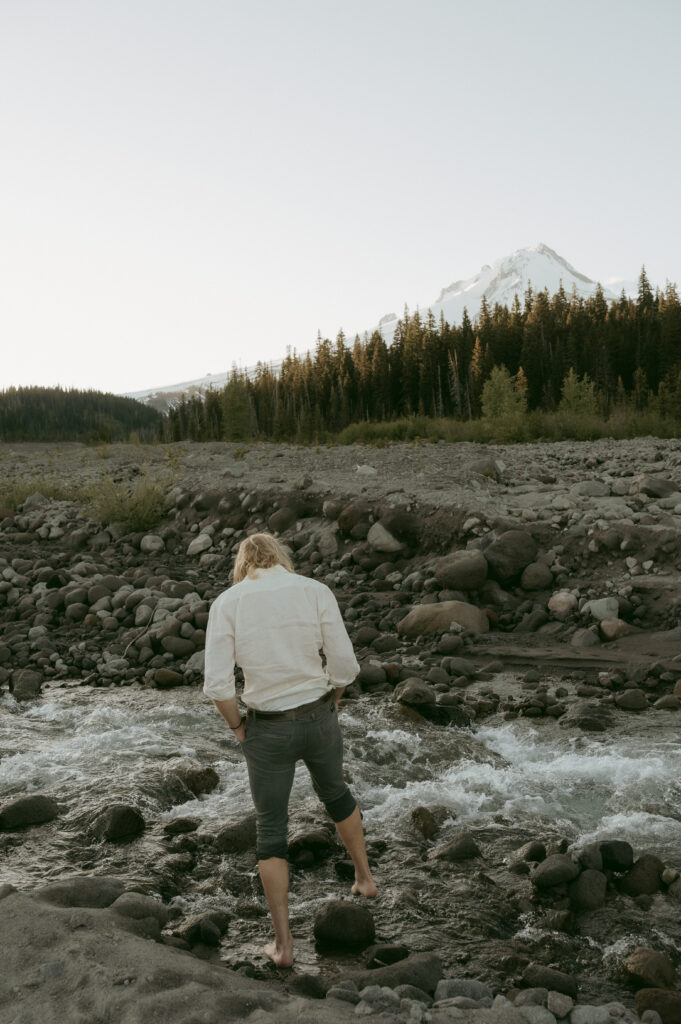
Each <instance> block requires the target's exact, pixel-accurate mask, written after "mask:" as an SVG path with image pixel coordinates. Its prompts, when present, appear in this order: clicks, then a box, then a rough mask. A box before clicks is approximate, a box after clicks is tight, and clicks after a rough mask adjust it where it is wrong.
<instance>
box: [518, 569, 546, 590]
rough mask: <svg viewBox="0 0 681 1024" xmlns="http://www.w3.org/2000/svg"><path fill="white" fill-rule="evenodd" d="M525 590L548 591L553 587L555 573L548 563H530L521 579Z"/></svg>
mask: <svg viewBox="0 0 681 1024" xmlns="http://www.w3.org/2000/svg"><path fill="white" fill-rule="evenodd" d="M520 586H521V587H522V588H523V590H530V591H532V590H548V588H549V587H551V586H553V573H552V572H551V570H550V569H549V567H548V565H547V564H546V562H530V564H529V565H528V566H526V567H525V568H524V569H523V573H522V576H521V577H520Z"/></svg>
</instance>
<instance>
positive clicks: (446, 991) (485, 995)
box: [435, 978, 494, 1003]
mask: <svg viewBox="0 0 681 1024" xmlns="http://www.w3.org/2000/svg"><path fill="white" fill-rule="evenodd" d="M453 996H467V997H468V999H493V998H494V993H493V992H492V990H491V989H490V988H488V987H487V985H485V984H483V982H481V981H475V980H474V979H473V978H443V979H442V981H439V982H438V983H437V988H436V989H435V1002H436V1003H437V1002H439V1001H440V1000H441V999H451V998H452V997H453Z"/></svg>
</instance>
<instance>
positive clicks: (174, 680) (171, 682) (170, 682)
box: [154, 668, 184, 690]
mask: <svg viewBox="0 0 681 1024" xmlns="http://www.w3.org/2000/svg"><path fill="white" fill-rule="evenodd" d="M154 684H155V686H156V688H157V689H158V690H170V689H172V688H173V687H174V686H184V676H183V675H182V673H181V672H175V671H174V669H172V668H157V669H156V671H155V672H154Z"/></svg>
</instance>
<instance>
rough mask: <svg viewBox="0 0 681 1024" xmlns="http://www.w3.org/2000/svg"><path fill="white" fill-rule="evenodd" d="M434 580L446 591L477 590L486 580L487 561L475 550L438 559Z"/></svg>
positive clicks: (454, 553)
mask: <svg viewBox="0 0 681 1024" xmlns="http://www.w3.org/2000/svg"><path fill="white" fill-rule="evenodd" d="M434 570H435V579H436V580H437V581H438V583H440V584H441V585H442V588H443V589H445V588H446V589H447V590H478V589H479V588H480V587H481V586H482V585H483V583H484V582H485V580H486V579H487V559H486V558H485V556H484V555H483V553H482V552H481V551H477V550H475V549H472V550H465V551H455V552H453V553H452V554H450V555H445V556H444V557H443V558H438V559H437V560H436V562H435V566H434Z"/></svg>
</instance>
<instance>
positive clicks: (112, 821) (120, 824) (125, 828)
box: [92, 804, 146, 843]
mask: <svg viewBox="0 0 681 1024" xmlns="http://www.w3.org/2000/svg"><path fill="white" fill-rule="evenodd" d="M145 827H146V825H145V821H144V818H143V817H142V815H141V814H140V812H139V811H138V810H137V808H136V807H131V806H130V805H129V804H111V805H110V806H109V807H106V808H104V810H102V811H100V813H99V814H98V815H97V816H96V818H95V820H94V821H93V823H92V831H93V833H94V834H95V836H97V838H98V839H106V840H107V841H108V842H110V843H114V842H117V841H119V840H125V839H134V838H135V837H136V836H138V835H140V834H141V833H142V832H144V829H145Z"/></svg>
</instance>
